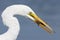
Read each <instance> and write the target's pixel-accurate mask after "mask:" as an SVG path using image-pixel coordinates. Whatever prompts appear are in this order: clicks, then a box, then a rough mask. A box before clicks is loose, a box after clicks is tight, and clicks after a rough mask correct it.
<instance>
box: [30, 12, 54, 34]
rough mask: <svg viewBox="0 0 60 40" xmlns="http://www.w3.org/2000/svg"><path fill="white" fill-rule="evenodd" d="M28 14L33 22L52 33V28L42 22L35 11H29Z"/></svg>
mask: <svg viewBox="0 0 60 40" xmlns="http://www.w3.org/2000/svg"><path fill="white" fill-rule="evenodd" d="M29 16H30V18H31V19H32V20H33V21H34V22H35V23H37V24H38V25H39V26H40V27H41V28H43V29H44V30H45V31H47V32H48V33H50V34H53V33H54V31H53V30H52V28H51V27H50V26H49V25H48V24H47V23H46V22H44V21H43V20H42V19H41V18H39V17H38V16H37V15H36V14H35V13H32V12H30V13H29Z"/></svg>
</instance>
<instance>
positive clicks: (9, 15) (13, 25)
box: [0, 5, 51, 40]
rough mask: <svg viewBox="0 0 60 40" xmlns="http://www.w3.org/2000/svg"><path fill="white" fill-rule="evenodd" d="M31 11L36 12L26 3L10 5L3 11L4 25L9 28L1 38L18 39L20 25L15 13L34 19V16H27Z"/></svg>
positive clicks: (2, 39)
mask: <svg viewBox="0 0 60 40" xmlns="http://www.w3.org/2000/svg"><path fill="white" fill-rule="evenodd" d="M29 12H32V13H34V12H33V10H32V9H31V8H30V7H28V6H26V5H12V6H8V7H7V8H6V9H5V10H4V11H3V12H2V15H1V17H2V20H3V23H4V25H6V26H7V27H9V29H8V31H7V32H5V33H4V34H2V35H0V40H16V38H17V36H18V34H19V31H20V25H19V22H18V20H17V18H16V17H14V15H20V16H24V17H27V18H30V19H32V20H34V18H33V17H30V16H27V15H28V14H29ZM50 30H51V28H50Z"/></svg>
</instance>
